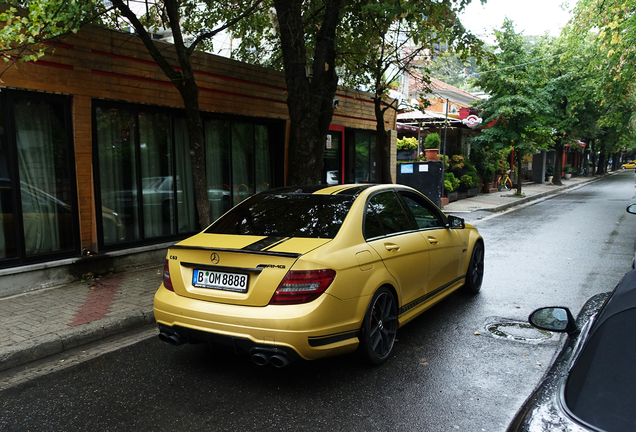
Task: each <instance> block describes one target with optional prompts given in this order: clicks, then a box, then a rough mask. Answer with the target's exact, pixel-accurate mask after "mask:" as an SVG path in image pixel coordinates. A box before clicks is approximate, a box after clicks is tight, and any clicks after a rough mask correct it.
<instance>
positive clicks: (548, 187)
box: [443, 172, 616, 213]
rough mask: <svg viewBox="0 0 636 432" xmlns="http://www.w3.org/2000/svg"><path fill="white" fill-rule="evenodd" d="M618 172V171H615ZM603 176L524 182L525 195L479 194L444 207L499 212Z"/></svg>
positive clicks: (523, 190) (522, 190) (509, 193)
mask: <svg viewBox="0 0 636 432" xmlns="http://www.w3.org/2000/svg"><path fill="white" fill-rule="evenodd" d="M614 173H616V172H614ZM601 178H602V177H599V176H596V177H572V178H571V179H569V180H565V179H561V182H562V183H563V186H555V185H553V184H551V183H550V184H548V183H543V184H539V183H528V184H523V185H522V187H521V192H522V193H523V194H524V196H523V197H518V196H515V192H516V189H513V190H510V191H503V192H495V193H490V194H479V195H477V196H476V197H471V198H465V199H462V200H458V201H455V202H452V203H449V204H448V205H447V206H445V207H444V209H443V210H444V213H468V212H474V211H479V210H483V211H489V212H493V213H494V212H499V211H503V210H506V209H509V208H511V207H514V206H518V205H519V204H524V203H527V202H530V201H535V200H538V199H540V198H543V197H546V196H549V195H554V194H557V193H560V192H563V191H564V190H566V189H571V188H574V187H576V186H580V185H582V184H585V183H590V182H593V181H597V180H600V179H601Z"/></svg>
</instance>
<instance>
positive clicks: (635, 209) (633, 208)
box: [627, 204, 636, 214]
mask: <svg viewBox="0 0 636 432" xmlns="http://www.w3.org/2000/svg"><path fill="white" fill-rule="evenodd" d="M627 213H631V214H636V204H630V205H628V206H627Z"/></svg>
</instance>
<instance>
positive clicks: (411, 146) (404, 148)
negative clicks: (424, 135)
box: [396, 137, 417, 160]
mask: <svg viewBox="0 0 636 432" xmlns="http://www.w3.org/2000/svg"><path fill="white" fill-rule="evenodd" d="M396 144H397V160H414V159H415V158H416V155H415V152H416V151H417V138H412V137H404V138H401V139H398V140H397V141H396Z"/></svg>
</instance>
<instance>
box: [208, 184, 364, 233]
mask: <svg viewBox="0 0 636 432" xmlns="http://www.w3.org/2000/svg"><path fill="white" fill-rule="evenodd" d="M352 203H353V198H352V197H349V196H337V195H306V194H274V193H272V194H262V195H255V196H253V197H252V198H251V199H249V200H247V201H244V202H242V203H241V204H240V205H238V206H237V207H235V208H233V209H232V211H231V212H229V213H227V214H226V215H224V216H223V217H222V218H221V219H219V220H218V221H216V222H215V223H214V224H213V225H212V226H211V227H210V228H209V229H208V230H207V231H206V232H207V233H214V234H238V235H255V236H275V237H281V238H283V237H312V238H333V237H335V236H336V234H337V233H338V231H339V229H340V226H341V225H342V223H343V222H344V219H345V217H346V216H347V214H348V212H349V209H350V208H351V204H352Z"/></svg>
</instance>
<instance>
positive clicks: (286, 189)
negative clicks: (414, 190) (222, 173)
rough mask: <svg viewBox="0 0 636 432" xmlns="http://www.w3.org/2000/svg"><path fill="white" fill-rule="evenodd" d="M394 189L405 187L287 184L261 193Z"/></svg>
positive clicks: (352, 192)
mask: <svg viewBox="0 0 636 432" xmlns="http://www.w3.org/2000/svg"><path fill="white" fill-rule="evenodd" d="M371 188H372V189H395V188H402V189H407V187H405V186H403V185H399V184H371V183H364V184H345V185H312V186H287V187H280V188H275V189H268V190H266V191H264V192H262V193H267V194H316V195H350V196H358V195H360V193H362V192H363V191H365V190H367V189H371Z"/></svg>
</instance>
